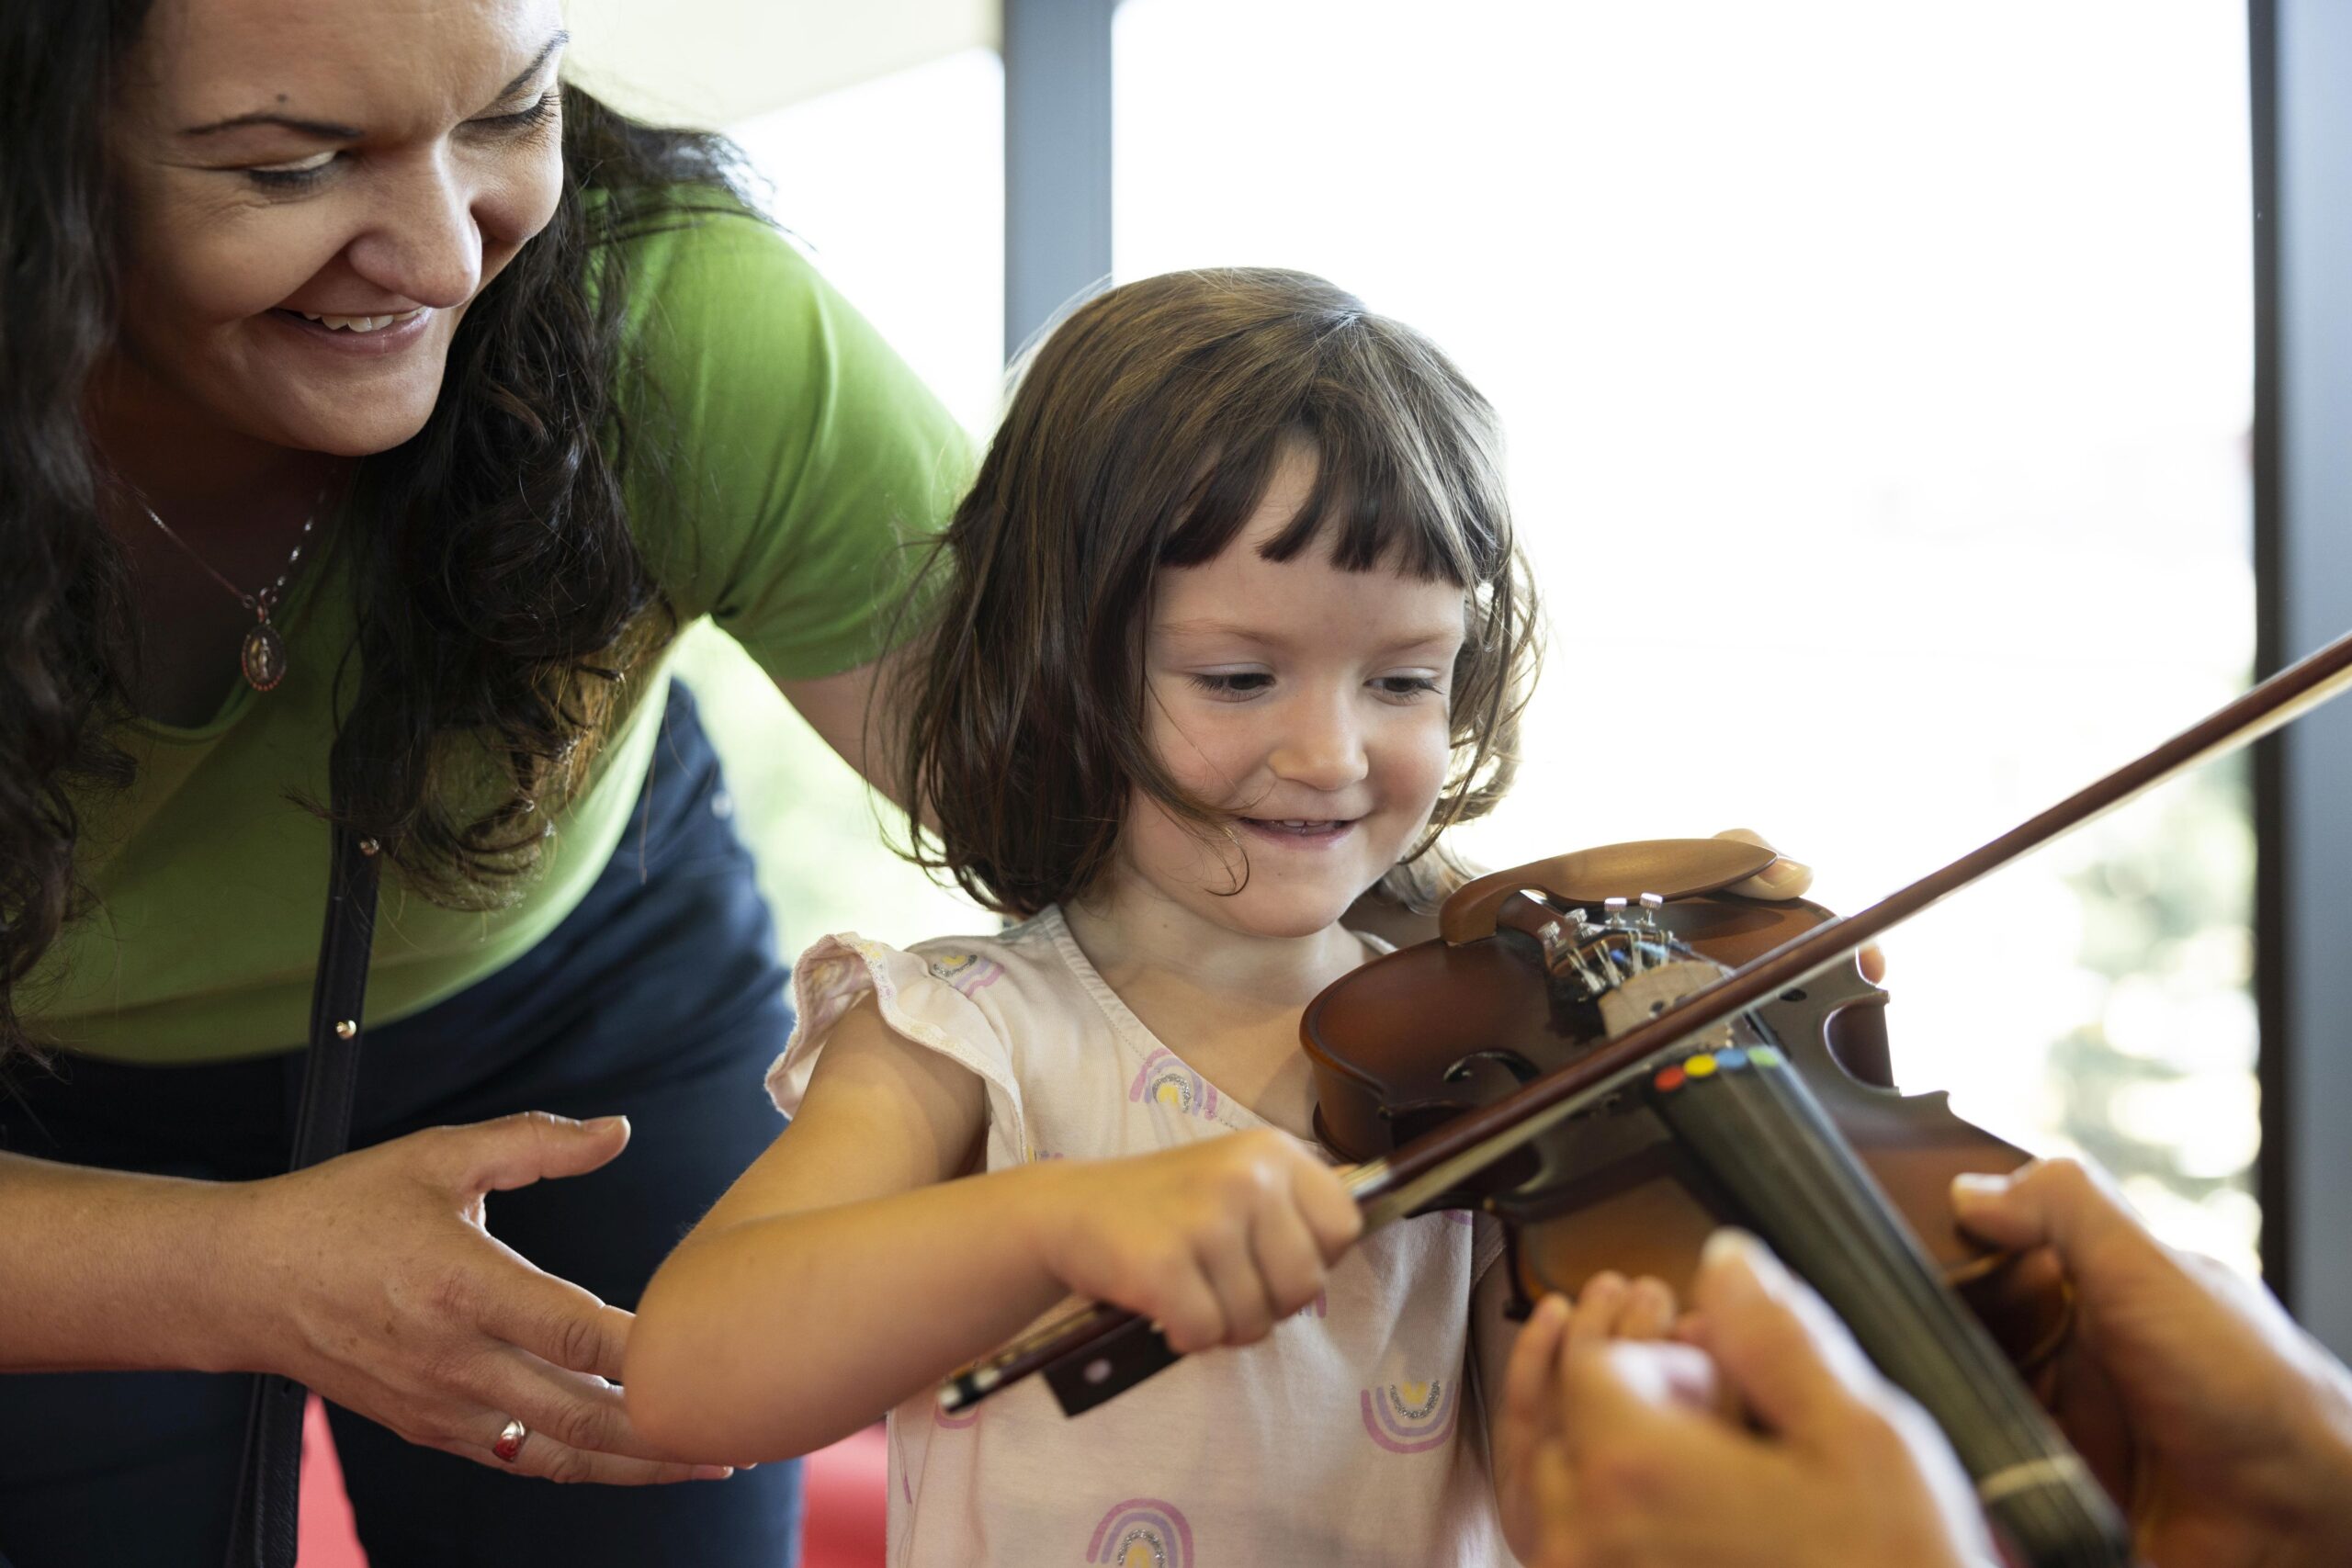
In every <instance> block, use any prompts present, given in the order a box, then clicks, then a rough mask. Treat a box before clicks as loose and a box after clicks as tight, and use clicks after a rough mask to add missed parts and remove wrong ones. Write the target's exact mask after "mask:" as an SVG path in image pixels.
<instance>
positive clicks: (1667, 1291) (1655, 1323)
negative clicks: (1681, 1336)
mask: <svg viewBox="0 0 2352 1568" xmlns="http://www.w3.org/2000/svg"><path fill="white" fill-rule="evenodd" d="M1673 1331H1674V1289H1673V1287H1672V1286H1670V1285H1668V1283H1667V1282H1666V1281H1665V1280H1661V1279H1658V1278H1657V1276H1656V1275H1652V1274H1645V1275H1643V1276H1642V1277H1641V1278H1640V1279H1638V1280H1634V1282H1633V1284H1632V1285H1630V1286H1628V1287H1627V1288H1626V1291H1625V1300H1624V1304H1623V1305H1622V1306H1621V1307H1619V1308H1618V1312H1617V1337H1618V1338H1620V1339H1663V1338H1665V1337H1667V1336H1668V1335H1669V1334H1671V1333H1672V1332H1673Z"/></svg>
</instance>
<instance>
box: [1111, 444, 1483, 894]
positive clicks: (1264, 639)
mask: <svg viewBox="0 0 2352 1568" xmlns="http://www.w3.org/2000/svg"><path fill="white" fill-rule="evenodd" d="M1314 479H1315V459H1314V457H1313V456H1312V454H1311V453H1307V452H1304V451H1301V452H1297V453H1294V454H1293V455H1290V456H1288V457H1285V458H1284V460H1283V463H1282V465H1281V466H1280V467H1279V468H1277V469H1276V471H1275V473H1274V476H1273V479H1272V482H1271V483H1270V484H1269V485H1268V486H1267V491H1266V495H1265V499H1264V500H1263V502H1261V504H1260V506H1259V508H1258V510H1257V512H1256V513H1254V514H1252V516H1251V517H1250V521H1249V522H1248V523H1247V524H1246V525H1244V526H1243V528H1242V530H1241V532H1240V534H1239V535H1238V536H1237V537H1236V538H1235V539H1234V541H1233V543H1232V544H1231V545H1230V546H1228V547H1227V548H1226V550H1225V551H1224V552H1223V553H1222V554H1221V555H1219V556H1217V557H1216V558H1215V559H1214V560H1211V561H1208V562H1206V563H1205V564H1204V565H1201V566H1196V567H1182V568H1167V569H1163V570H1161V571H1160V572H1159V578H1158V581H1157V583H1156V585H1155V588H1154V592H1153V600H1152V610H1151V625H1150V628H1149V630H1148V634H1147V637H1146V645H1145V662H1144V671H1145V681H1144V703H1145V715H1144V720H1145V734H1146V736H1147V738H1148V740H1149V742H1150V744H1151V746H1152V749H1153V750H1154V752H1155V753H1156V754H1157V755H1158V757H1159V760H1160V761H1161V763H1162V764H1163V765H1164V766H1165V767H1166V768H1167V769H1168V771H1169V773H1170V774H1171V775H1172V776H1173V778H1174V779H1175V781H1176V782H1177V784H1179V785H1180V786H1181V787H1182V789H1183V790H1184V791H1185V792H1186V793H1187V794H1188V795H1191V796H1192V797H1193V799H1195V800H1198V801H1200V802H1202V803H1203V804H1204V805H1207V806H1209V807H1214V808H1216V809H1218V810H1221V811H1223V812H1226V813H1227V814H1228V819H1229V829H1230V830H1229V834H1218V833H1216V832H1214V831H1212V832H1211V833H1209V834H1206V835H1204V833H1203V832H1202V831H1201V830H1200V829H1197V828H1195V827H1193V826H1192V825H1191V824H1188V823H1185V822H1182V821H1180V820H1179V819H1177V818H1174V817H1172V816H1170V814H1169V813H1168V812H1167V811H1166V810H1165V809H1164V808H1162V807H1160V806H1159V803H1158V802H1156V801H1154V800H1153V799H1151V798H1150V797H1149V796H1148V795H1145V794H1143V793H1142V792H1140V791H1138V792H1136V795H1135V796H1134V798H1133V799H1132V801H1131V803H1130V807H1129V810H1128V814H1127V818H1126V822H1125V827H1124V828H1123V829H1121V834H1120V841H1119V850H1118V859H1117V866H1116V870H1115V871H1114V874H1113V875H1114V879H1115V880H1118V881H1124V882H1127V883H1129V884H1130V886H1128V887H1126V888H1125V889H1121V890H1119V891H1121V892H1123V893H1130V894H1131V893H1138V892H1144V891H1146V890H1147V889H1148V892H1149V893H1151V894H1153V895H1156V896H1157V897H1158V898H1159V899H1161V900H1165V901H1167V902H1169V903H1171V904H1174V905H1176V906H1178V907H1180V908H1182V909H1184V910H1185V911H1187V912H1188V913H1190V914H1192V915H1193V916H1194V917H1196V918H1199V919H1204V920H1206V921H1208V922H1210V923H1212V924H1214V925H1216V926H1219V927H1222V928H1225V929H1227V930H1229V931H1237V932H1241V933H1245V934H1249V935H1255V936H1264V937H1304V936H1309V935H1312V934H1314V933H1316V932H1318V931H1323V930H1325V929H1326V928H1328V927H1329V926H1330V925H1331V924H1332V923H1333V922H1335V921H1336V920H1338V919H1339V918H1340V914H1341V913H1342V912H1343V911H1345V910H1346V908H1348V906H1349V905H1351V904H1352V903H1353V902H1354V901H1355V900H1356V898H1357V897H1359V896H1361V895H1362V894H1363V892H1364V890H1365V889H1367V888H1369V887H1370V886H1372V885H1373V884H1374V883H1375V882H1377V881H1378V880H1379V879H1380V878H1381V877H1382V876H1383V875H1385V874H1386V873H1387V872H1388V870H1389V868H1390V867H1392V866H1394V865H1395V864H1396V863H1397V861H1398V860H1399V859H1400V858H1401V857H1402V856H1403V855H1404V854H1405V853H1406V852H1407V851H1408V850H1409V849H1410V848H1411V847H1412V846H1413V844H1414V843H1415V842H1416V840H1418V839H1419V836H1420V833H1421V831H1422V829H1424V828H1425V827H1426V826H1427V825H1428V822H1429V818H1430V810H1431V809H1432V808H1433V807H1434V806H1435V804H1436V801H1437V797H1438V793H1439V791H1440V789H1441V788H1442V786H1443V784H1444V781H1445V773H1446V766H1447V761H1448V757H1449V744H1448V741H1449V736H1448V725H1447V704H1448V698H1449V682H1450V679H1451V676H1452V672H1453V663H1454V656H1455V655H1456V654H1457V653H1458V652H1459V651H1460V650H1461V647H1462V640H1463V636H1464V618H1463V617H1464V591H1463V590H1462V589H1460V588H1458V587H1455V586H1454V585H1453V584H1452V583H1449V582H1444V581H1420V580H1419V579H1415V578H1410V577H1406V576H1403V575H1400V574H1398V573H1397V572H1394V571H1391V570H1386V569H1385V568H1383V567H1374V569H1373V570H1369V571H1342V570H1340V569H1339V568H1337V567H1335V566H1333V565H1332V564H1331V561H1330V558H1329V554H1328V552H1327V551H1326V550H1325V548H1324V547H1323V546H1322V544H1321V542H1320V541H1317V542H1315V543H1313V544H1310V545H1309V546H1308V547H1307V548H1306V550H1304V551H1302V552H1301V553H1300V554H1299V555H1297V556H1295V558H1292V559H1290V560H1288V561H1272V560H1268V559H1267V558H1265V557H1263V556H1261V554H1260V553H1259V550H1260V547H1261V546H1263V545H1264V544H1265V543H1266V542H1267V541H1269V540H1271V539H1272V538H1274V537H1276V536H1279V535H1280V534H1281V533H1282V531H1283V528H1284V527H1285V526H1286V525H1288V524H1289V523H1290V521H1291V520H1292V518H1293V517H1294V516H1295V514H1296V513H1297V511H1298V508H1299V505H1300V503H1301V502H1303V501H1304V500H1305V499H1306V496H1307V494H1308V492H1309V491H1310V490H1311V489H1312V487H1313V483H1314ZM1137 885H1139V886H1137ZM1237 887H1238V889H1239V891H1238V892H1236V891H1234V890H1235V889H1236V888H1237Z"/></svg>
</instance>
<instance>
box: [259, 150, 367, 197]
mask: <svg viewBox="0 0 2352 1568" xmlns="http://www.w3.org/2000/svg"><path fill="white" fill-rule="evenodd" d="M342 156H343V154H342V153H340V152H313V153H311V155H310V156H309V157H307V158H298V159H296V160H295V161H294V162H293V163H290V164H263V165H262V166H261V167H259V168H257V169H247V170H246V171H245V177H246V178H247V179H249V180H252V181H253V182H254V184H255V185H263V186H272V187H274V188H277V189H284V188H286V187H288V186H306V185H309V184H310V183H311V181H312V180H315V179H317V178H318V177H319V176H320V175H323V174H325V173H326V172H327V169H328V166H329V165H331V164H334V161H335V160H336V159H337V158H340V157H342Z"/></svg>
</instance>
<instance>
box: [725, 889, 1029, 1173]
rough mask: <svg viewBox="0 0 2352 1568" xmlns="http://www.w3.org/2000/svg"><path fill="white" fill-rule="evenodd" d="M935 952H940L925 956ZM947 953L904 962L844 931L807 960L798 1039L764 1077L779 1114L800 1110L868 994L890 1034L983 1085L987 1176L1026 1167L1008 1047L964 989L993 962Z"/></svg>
mask: <svg viewBox="0 0 2352 1568" xmlns="http://www.w3.org/2000/svg"><path fill="white" fill-rule="evenodd" d="M933 947H937V948H939V949H940V951H937V952H932V951H929V950H930V949H932V948H933ZM951 949H952V944H942V943H929V942H926V943H925V944H924V946H923V949H922V950H919V951H916V952H913V953H908V952H903V951H901V950H899V949H898V948H895V947H891V946H889V945H888V944H886V943H883V942H868V941H866V940H865V938H863V937H861V936H858V935H857V934H856V933H855V932H854V931H845V932H842V933H841V934H839V935H835V936H829V937H826V938H824V939H823V940H822V941H820V942H817V943H816V944H815V945H814V946H812V947H810V948H809V951H808V952H806V953H802V954H801V955H800V961H799V962H798V963H797V964H794V965H793V966H792V991H793V1002H794V1012H795V1014H796V1015H797V1017H796V1021H795V1022H794V1024H793V1028H792V1038H791V1039H790V1040H788V1041H786V1043H785V1047H784V1054H783V1055H780V1056H778V1057H777V1058H776V1059H775V1066H772V1067H770V1068H769V1069H768V1077H767V1088H768V1096H769V1098H770V1099H772V1100H775V1106H776V1109H777V1110H779V1111H783V1112H784V1113H785V1114H786V1116H790V1115H792V1114H793V1113H794V1112H795V1111H798V1110H799V1108H800V1101H801V1099H802V1097H803V1096H805V1095H806V1094H807V1093H808V1092H809V1075H810V1074H812V1073H814V1072H815V1071H816V1068H817V1058H818V1056H819V1055H820V1054H821V1053H822V1052H823V1050H824V1047H825V1041H826V1038H827V1037H828V1036H829V1035H830V1034H831V1032H832V1028H833V1025H834V1024H836V1023H838V1022H840V1021H841V1018H842V1014H843V1013H845V1012H847V1011H848V1010H850V1008H851V1007H852V1006H853V1005H854V1003H855V1002H856V1001H857V998H860V997H862V996H864V995H865V993H866V992H868V991H871V992H873V993H874V1003H875V1006H876V1008H878V1009H879V1010H881V1014H882V1021H883V1022H884V1023H885V1024H887V1025H888V1027H889V1028H890V1030H891V1032H893V1033H895V1034H898V1035H899V1036H900V1037H901V1038H903V1039H905V1040H907V1041H910V1042H911V1043H914V1044H917V1045H920V1046H922V1047H923V1048H924V1049H925V1050H928V1051H935V1052H937V1053H938V1054H939V1055H943V1056H945V1057H946V1058H947V1059H948V1060H950V1061H952V1062H954V1063H956V1065H957V1066H961V1067H963V1068H965V1069H967V1071H969V1072H970V1073H972V1074H973V1076H975V1077H978V1079H979V1080H980V1082H981V1084H982V1086H983V1087H984V1089H985V1090H986V1093H987V1098H988V1111H989V1161H988V1163H989V1168H990V1169H998V1168H1002V1167H1004V1166H1007V1165H1018V1164H1021V1163H1022V1161H1023V1159H1024V1158H1025V1157H1026V1151H1027V1148H1028V1129H1027V1126H1026V1124H1025V1119H1024V1117H1023V1109H1022V1102H1021V1086H1020V1082H1019V1080H1018V1079H1017V1078H1016V1077H1014V1075H1013V1065H1012V1047H1011V1044H1010V1043H1008V1042H1007V1041H1006V1040H1005V1038H1004V1036H1003V1035H1002V1033H1001V1032H999V1030H998V1029H997V1027H996V1025H995V1023H994V1022H993V1021H991V1020H990V1019H989V1016H988V1014H987V1013H985V1012H983V1011H982V1010H980V1009H979V1008H978V1006H977V1005H975V1004H974V1003H973V1001H972V999H971V998H970V997H969V996H968V995H967V992H966V987H965V985H963V984H959V983H958V982H959V981H964V982H968V981H969V979H970V977H971V976H973V975H974V974H975V973H976V970H975V965H977V964H988V963H989V960H987V959H984V958H979V957H978V955H976V954H969V953H958V952H955V951H951ZM1000 1156H1001V1157H1000Z"/></svg>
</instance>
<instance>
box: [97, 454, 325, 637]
mask: <svg viewBox="0 0 2352 1568" xmlns="http://www.w3.org/2000/svg"><path fill="white" fill-rule="evenodd" d="M333 488H334V480H333V479H329V480H328V481H327V482H326V483H325V484H323V485H321V486H320V487H319V493H318V494H317V495H316V496H314V497H312V498H311V514H310V515H309V516H307V517H305V518H303V519H302V531H301V532H300V534H297V535H296V536H294V552H293V554H291V555H289V556H288V557H287V558H286V570H283V571H281V572H279V573H278V574H277V581H275V582H273V583H271V584H270V585H269V586H268V587H266V588H265V589H263V590H261V591H260V592H257V593H248V592H245V591H244V590H243V589H242V588H240V587H238V586H237V585H236V584H235V583H233V582H232V581H229V580H228V579H227V578H225V577H223V576H221V575H220V570H219V569H217V568H215V567H214V566H213V564H212V563H211V562H210V561H209V560H206V559H205V558H203V557H202V556H201V555H198V553H197V549H196V547H195V546H194V545H191V544H189V543H188V542H187V540H186V539H183V538H181V537H180V536H179V535H178V534H177V533H175V531H174V530H173V528H172V525H170V524H168V523H166V522H164V520H163V519H162V518H161V517H158V516H156V515H155V509H154V508H153V507H152V506H150V505H148V504H147V500H146V498H145V497H144V496H141V498H140V501H139V510H140V511H141V512H144V513H146V514H147V521H148V522H150V523H153V525H155V526H156V527H158V528H161V529H162V530H163V531H164V537H165V538H166V539H169V540H170V541H171V542H172V543H174V544H175V545H177V546H178V547H180V548H181V549H182V550H183V551H185V552H186V553H187V558H188V559H190V560H192V561H194V562H195V563H196V564H197V565H198V566H200V567H202V568H203V569H204V570H205V573H206V575H208V576H209V577H210V578H211V579H212V581H215V582H217V583H219V584H220V586H221V587H223V588H225V589H227V590H228V591H229V592H230V594H231V595H232V597H233V598H235V600H236V601H237V603H238V604H243V606H244V607H245V608H246V609H248V610H251V611H252V612H253V613H254V617H255V618H256V619H258V620H263V621H266V620H268V619H269V613H270V612H271V611H272V610H274V609H276V608H277V601H278V598H279V596H280V595H282V594H283V593H284V592H286V580H287V579H288V578H289V577H291V576H293V575H294V568H295V567H296V566H297V565H298V564H300V561H301V559H302V551H303V549H304V547H307V546H308V545H309V544H310V542H311V527H312V526H313V525H316V524H317V522H318V520H319V508H320V507H321V506H322V505H323V504H324V503H325V502H326V499H327V491H329V490H331V489H333Z"/></svg>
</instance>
